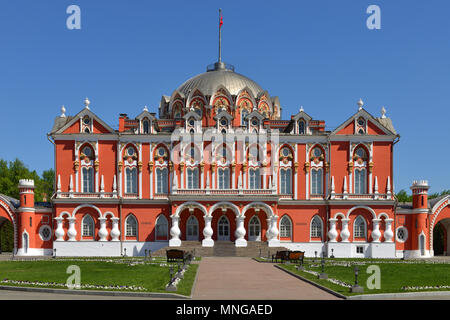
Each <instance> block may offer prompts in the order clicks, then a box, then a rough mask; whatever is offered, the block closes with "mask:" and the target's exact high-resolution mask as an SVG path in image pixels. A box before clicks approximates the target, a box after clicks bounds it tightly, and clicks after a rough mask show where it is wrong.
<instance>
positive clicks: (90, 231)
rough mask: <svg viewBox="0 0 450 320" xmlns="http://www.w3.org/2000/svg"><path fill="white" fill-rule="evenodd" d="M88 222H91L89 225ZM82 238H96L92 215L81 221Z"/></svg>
mask: <svg viewBox="0 0 450 320" xmlns="http://www.w3.org/2000/svg"><path fill="white" fill-rule="evenodd" d="M86 220H89V221H88V223H89V224H88V223H86ZM86 227H87V228H86ZM81 237H82V238H83V237H92V238H94V237H95V221H94V218H92V216H91V215H90V214H86V215H85V216H84V217H83V219H82V220H81Z"/></svg>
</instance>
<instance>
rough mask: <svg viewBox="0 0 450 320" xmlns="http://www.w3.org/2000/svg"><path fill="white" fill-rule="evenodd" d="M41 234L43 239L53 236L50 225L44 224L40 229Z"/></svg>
mask: <svg viewBox="0 0 450 320" xmlns="http://www.w3.org/2000/svg"><path fill="white" fill-rule="evenodd" d="M39 236H40V237H41V239H42V240H43V241H48V240H50V238H51V236H52V230H51V229H50V227H49V226H42V227H41V228H40V229H39Z"/></svg>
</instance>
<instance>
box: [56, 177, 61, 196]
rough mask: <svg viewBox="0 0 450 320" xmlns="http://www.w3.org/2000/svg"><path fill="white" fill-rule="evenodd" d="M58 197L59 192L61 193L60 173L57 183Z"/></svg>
mask: <svg viewBox="0 0 450 320" xmlns="http://www.w3.org/2000/svg"><path fill="white" fill-rule="evenodd" d="M57 188H58V189H57V191H56V197H57V198H59V194H60V193H61V175H59V174H58V184H57Z"/></svg>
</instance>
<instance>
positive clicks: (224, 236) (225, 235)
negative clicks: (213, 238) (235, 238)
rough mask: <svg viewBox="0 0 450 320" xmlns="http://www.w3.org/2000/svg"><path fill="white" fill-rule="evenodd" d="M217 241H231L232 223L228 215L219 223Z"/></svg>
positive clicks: (220, 219)
mask: <svg viewBox="0 0 450 320" xmlns="http://www.w3.org/2000/svg"><path fill="white" fill-rule="evenodd" d="M217 240H218V241H230V221H228V218H227V216H226V215H223V216H221V217H220V218H219V221H218V222H217Z"/></svg>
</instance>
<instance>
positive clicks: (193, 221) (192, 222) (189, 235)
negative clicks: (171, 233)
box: [186, 215, 199, 241]
mask: <svg viewBox="0 0 450 320" xmlns="http://www.w3.org/2000/svg"><path fill="white" fill-rule="evenodd" d="M192 227H195V230H196V232H195V233H193V232H192V231H193V228H192ZM198 236H199V223H198V219H197V218H196V217H195V216H194V215H192V216H190V217H189V218H188V219H187V221H186V240H187V241H196V240H198Z"/></svg>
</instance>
